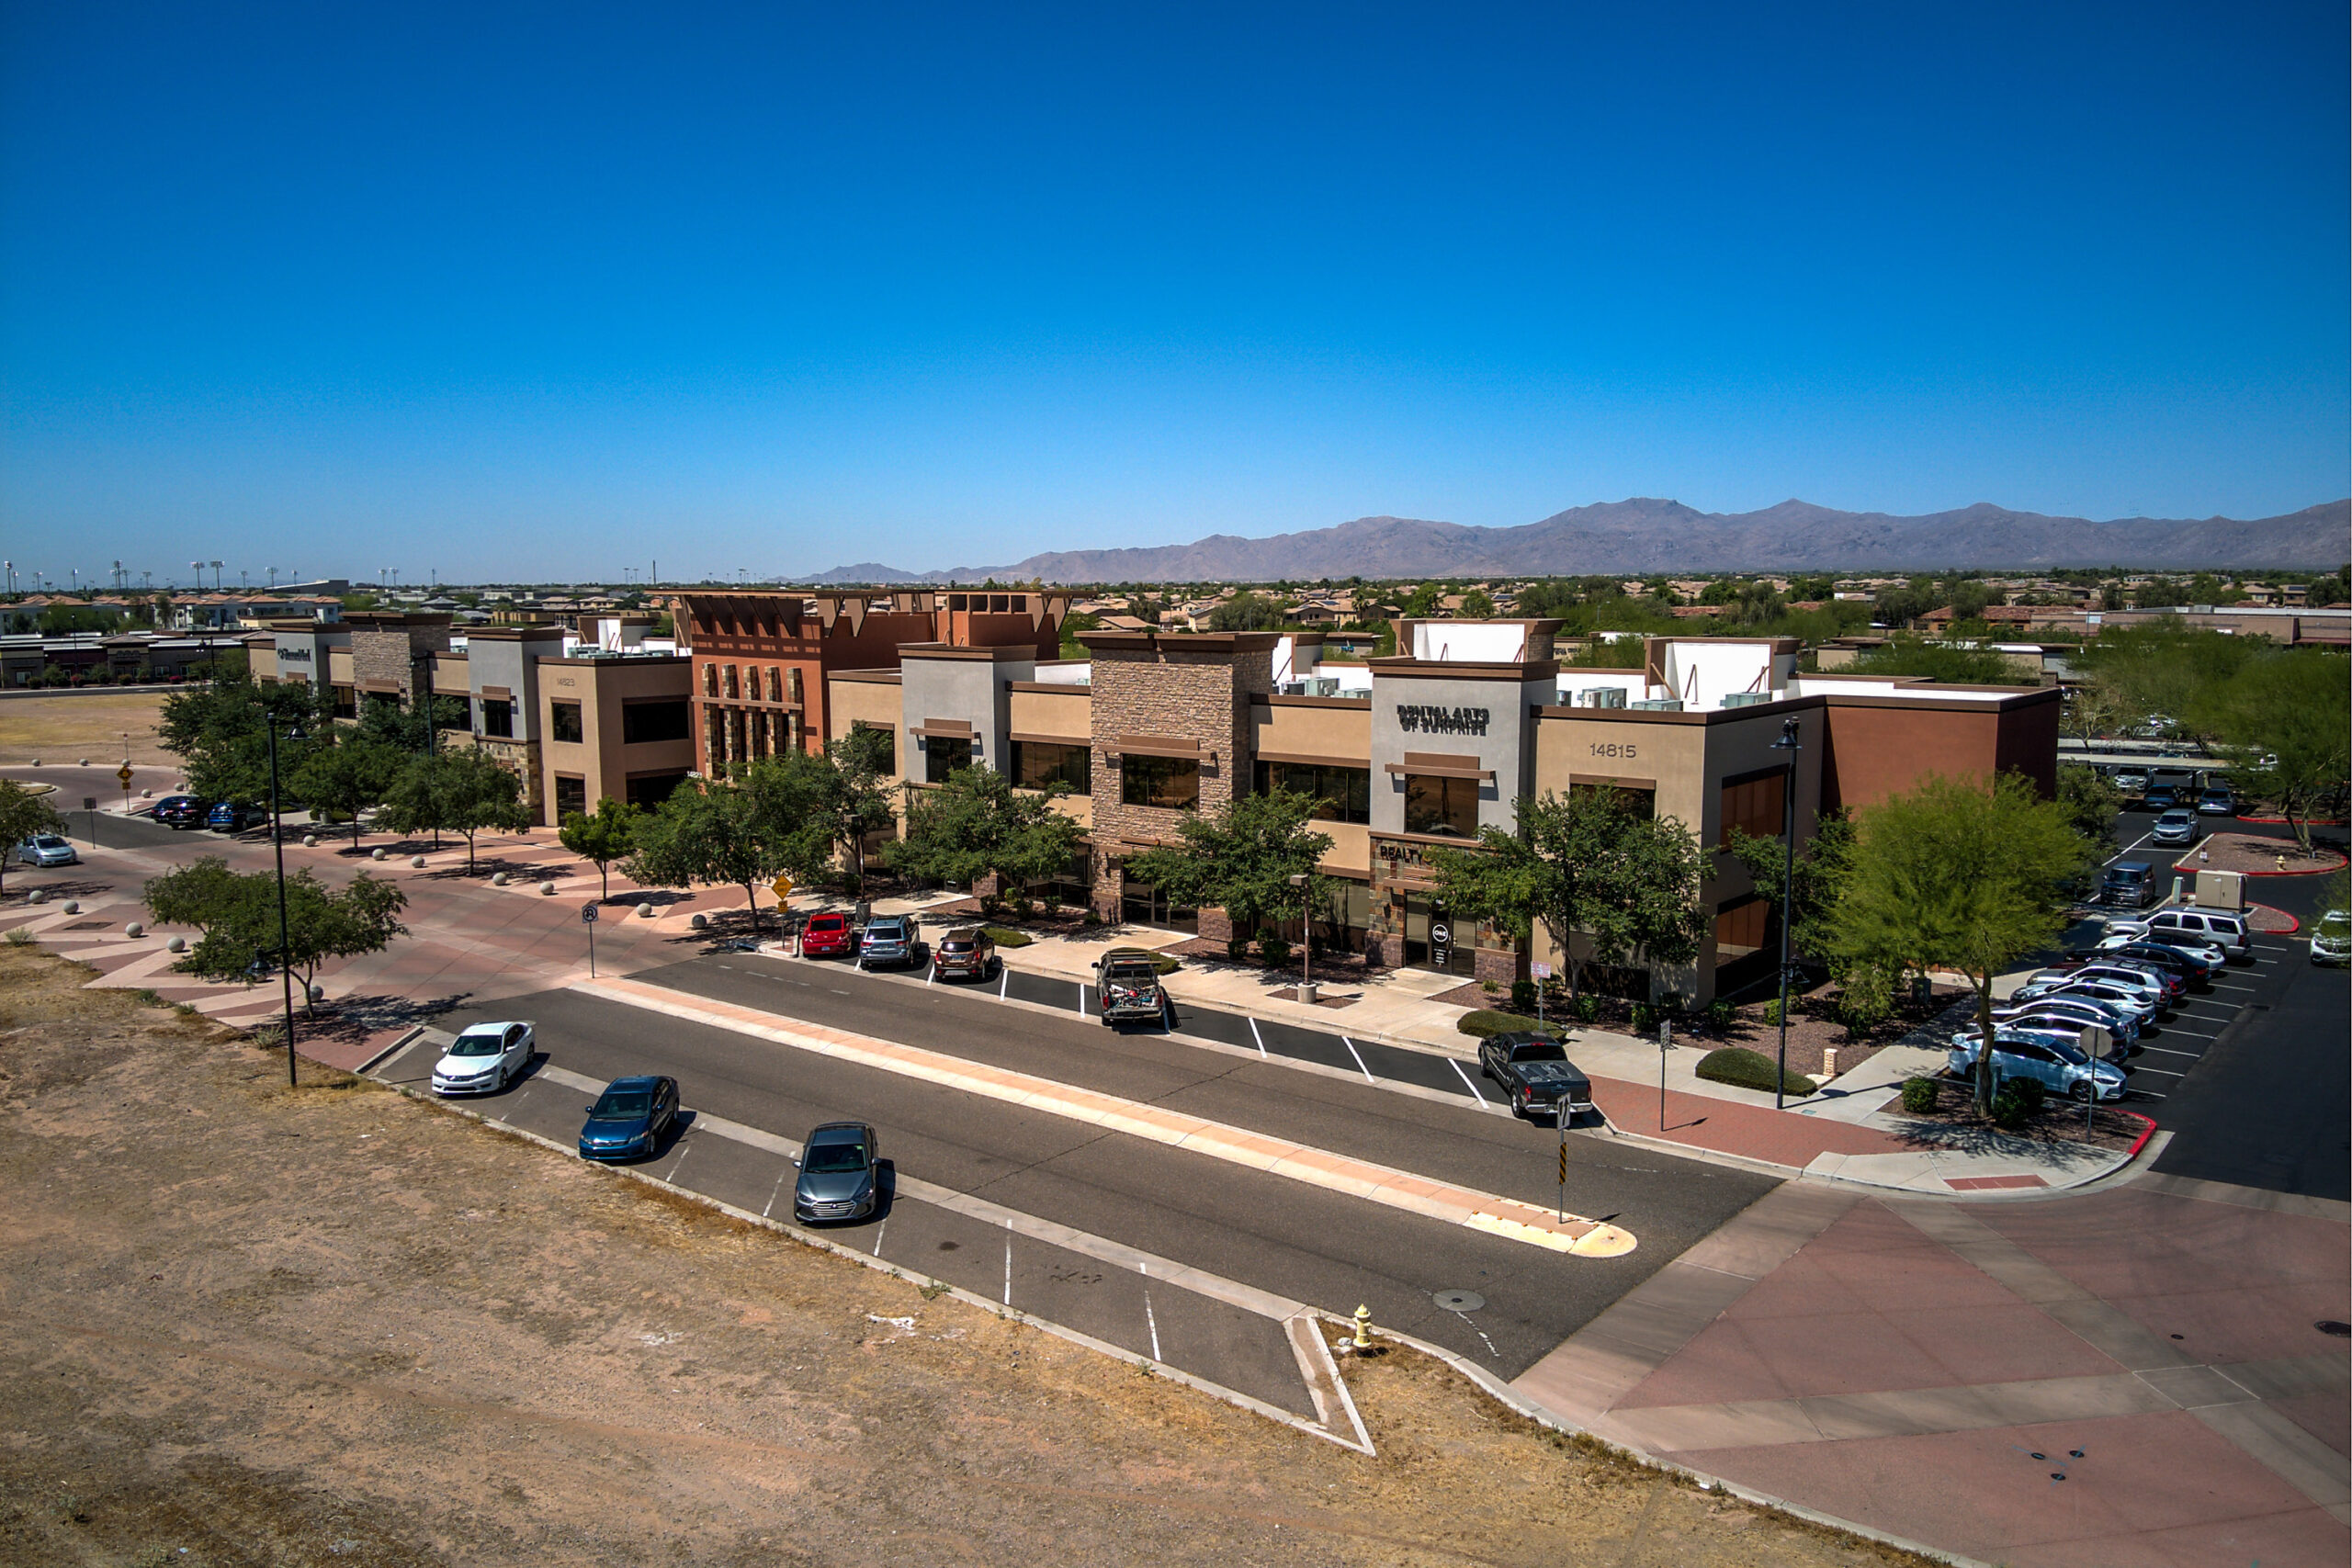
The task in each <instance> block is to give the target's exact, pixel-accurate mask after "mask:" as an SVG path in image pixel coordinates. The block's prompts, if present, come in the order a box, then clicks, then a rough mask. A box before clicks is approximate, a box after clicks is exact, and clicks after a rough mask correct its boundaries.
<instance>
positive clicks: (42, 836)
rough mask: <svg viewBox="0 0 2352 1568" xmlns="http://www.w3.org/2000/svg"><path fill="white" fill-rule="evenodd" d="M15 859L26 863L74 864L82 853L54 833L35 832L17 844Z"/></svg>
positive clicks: (40, 864) (48, 864) (41, 864)
mask: <svg viewBox="0 0 2352 1568" xmlns="http://www.w3.org/2000/svg"><path fill="white" fill-rule="evenodd" d="M17 859H18V860H19V861H22V862H23V863H25V864H27V865H38V866H52V865H76V864H79V863H80V862H81V859H82V854H81V852H80V851H78V850H76V849H75V848H74V846H73V844H72V843H70V842H68V841H67V840H64V839H62V838H60V837H59V836H58V835H56V834H55V833H35V834H34V835H33V836H32V837H31V838H29V839H27V840H25V841H24V842H23V843H21V844H18V845H17Z"/></svg>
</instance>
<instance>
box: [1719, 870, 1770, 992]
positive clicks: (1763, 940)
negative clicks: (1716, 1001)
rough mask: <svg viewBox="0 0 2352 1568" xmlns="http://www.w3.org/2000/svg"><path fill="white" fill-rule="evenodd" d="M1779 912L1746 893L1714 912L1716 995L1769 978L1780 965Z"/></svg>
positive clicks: (1768, 900) (1765, 901) (1766, 902)
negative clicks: (1774, 968)
mask: <svg viewBox="0 0 2352 1568" xmlns="http://www.w3.org/2000/svg"><path fill="white" fill-rule="evenodd" d="M1780 914H1781V908H1780V906H1779V905H1777V904H1775V903H1773V902H1772V901H1771V900H1770V899H1769V898H1759V897H1757V896H1756V895H1755V894H1753V893H1749V894H1745V895H1743V896H1741V897H1737V898H1735V899H1733V900H1732V901H1731V902H1730V903H1728V904H1725V905H1724V906H1723V908H1720V909H1717V910H1716V911H1715V994H1716V995H1717V996H1722V995H1724V993H1725V992H1728V991H1736V990H1738V989H1739V988H1740V987H1743V986H1751V985H1754V984H1755V983H1756V982H1757V981H1758V980H1760V979H1764V978H1767V977H1769V976H1770V975H1771V974H1772V972H1773V965H1774V964H1778V963H1779V962H1780V942H1781V921H1780Z"/></svg>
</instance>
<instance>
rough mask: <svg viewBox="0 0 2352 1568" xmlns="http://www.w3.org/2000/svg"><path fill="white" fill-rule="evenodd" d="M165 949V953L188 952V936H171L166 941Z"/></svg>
mask: <svg viewBox="0 0 2352 1568" xmlns="http://www.w3.org/2000/svg"><path fill="white" fill-rule="evenodd" d="M164 952H165V953H186V952H187V938H186V937H184V936H175V937H172V938H169V939H168V940H166V941H165V942H164Z"/></svg>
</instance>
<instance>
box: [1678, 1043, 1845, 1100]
mask: <svg viewBox="0 0 2352 1568" xmlns="http://www.w3.org/2000/svg"><path fill="white" fill-rule="evenodd" d="M1698 1070H1699V1076H1700V1077H1702V1078H1705V1079H1706V1080H1707V1081H1708V1082H1710V1083H1727V1084H1733V1085H1736V1087H1738V1088H1740V1089H1762V1090H1763V1091H1764V1092H1765V1093H1766V1094H1770V1093H1771V1092H1772V1074H1773V1066H1772V1058H1771V1057H1770V1056H1767V1055H1764V1054H1763V1053H1762V1052H1760V1051H1750V1050H1747V1049H1746V1048H1744V1047H1742V1046H1738V1045H1726V1046H1724V1048H1723V1049H1722V1050H1720V1051H1710V1052H1708V1053H1707V1054H1706V1055H1703V1056H1702V1057H1700V1058H1699V1069H1698ZM1820 1087H1821V1086H1820V1085H1819V1084H1817V1083H1815V1082H1814V1081H1813V1080H1812V1079H1811V1078H1809V1077H1805V1076H1804V1074H1803V1073H1791V1074H1790V1075H1789V1076H1788V1078H1787V1079H1786V1081H1784V1082H1783V1083H1782V1084H1781V1093H1783V1094H1797V1095H1804V1094H1811V1093H1812V1092H1813V1091H1814V1090H1815V1089H1819V1088H1820Z"/></svg>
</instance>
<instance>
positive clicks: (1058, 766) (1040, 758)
mask: <svg viewBox="0 0 2352 1568" xmlns="http://www.w3.org/2000/svg"><path fill="white" fill-rule="evenodd" d="M1012 782H1013V783H1014V784H1018V785H1020V786H1021V787H1022V788H1023V789H1046V788H1049V787H1051V786H1052V785H1054V784H1062V785H1065V786H1067V787H1068V788H1069V792H1070V793H1071V794H1072V795H1089V794H1091V793H1092V792H1093V787H1094V785H1093V754H1092V752H1091V750H1089V749H1088V748H1086V747H1084V746H1065V745H1058V744H1057V743H1055V742H1053V741H1050V740H1015V741H1013V742H1012Z"/></svg>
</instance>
